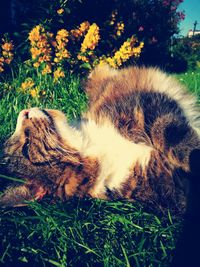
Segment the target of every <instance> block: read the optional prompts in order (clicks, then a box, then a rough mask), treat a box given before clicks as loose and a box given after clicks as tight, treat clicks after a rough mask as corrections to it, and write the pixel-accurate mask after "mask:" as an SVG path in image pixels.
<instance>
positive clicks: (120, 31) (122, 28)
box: [116, 22, 124, 36]
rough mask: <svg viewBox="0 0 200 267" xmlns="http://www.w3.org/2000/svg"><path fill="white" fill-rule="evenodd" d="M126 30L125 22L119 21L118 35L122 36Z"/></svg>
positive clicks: (117, 26)
mask: <svg viewBox="0 0 200 267" xmlns="http://www.w3.org/2000/svg"><path fill="white" fill-rule="evenodd" d="M123 32H124V23H123V22H118V23H117V25H116V34H117V36H121V34H122V33H123Z"/></svg>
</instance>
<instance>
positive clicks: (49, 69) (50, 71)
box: [42, 64, 52, 75]
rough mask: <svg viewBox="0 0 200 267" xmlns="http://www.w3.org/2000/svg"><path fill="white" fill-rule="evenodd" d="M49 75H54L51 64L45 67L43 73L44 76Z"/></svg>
mask: <svg viewBox="0 0 200 267" xmlns="http://www.w3.org/2000/svg"><path fill="white" fill-rule="evenodd" d="M48 73H52V70H51V65H50V64H47V65H46V66H45V68H44V69H43V71H42V75H46V74H48Z"/></svg>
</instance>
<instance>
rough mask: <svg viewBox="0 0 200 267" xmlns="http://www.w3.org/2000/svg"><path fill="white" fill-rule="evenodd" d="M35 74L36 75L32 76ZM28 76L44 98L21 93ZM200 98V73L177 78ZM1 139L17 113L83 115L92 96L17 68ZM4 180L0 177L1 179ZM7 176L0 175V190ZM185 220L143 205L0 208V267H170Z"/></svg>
mask: <svg viewBox="0 0 200 267" xmlns="http://www.w3.org/2000/svg"><path fill="white" fill-rule="evenodd" d="M34 75H35V76H34ZM24 77H31V78H34V81H35V83H37V86H40V88H42V90H41V92H40V97H39V98H37V97H36V98H35V97H32V96H31V95H30V94H26V93H23V92H22V91H20V85H21V83H22V81H23V80H24ZM177 78H178V79H179V80H180V81H181V82H182V83H184V84H185V85H186V86H188V88H189V90H191V91H192V92H194V93H195V94H197V95H198V97H199V99H200V72H195V73H193V72H190V73H186V74H181V75H177ZM0 97H1V100H0V125H1V128H0V142H1V144H2V143H3V141H4V140H5V139H6V138H7V136H9V134H10V133H11V132H12V131H13V130H14V128H15V123H16V118H17V115H18V112H19V111H20V110H21V109H23V108H27V107H31V106H41V107H48V108H58V109H60V110H63V111H64V112H65V113H66V114H67V117H68V119H69V120H71V119H73V118H74V117H75V118H78V117H79V116H80V114H81V112H82V111H84V110H85V108H86V105H87V104H86V103H87V99H86V96H85V94H84V92H83V90H82V88H81V84H80V81H79V79H78V78H77V77H75V76H70V75H69V76H68V77H65V78H64V79H62V80H61V81H59V82H58V83H53V81H52V78H51V77H48V78H46V80H44V79H41V77H40V76H39V75H38V76H36V74H34V73H29V72H28V71H27V72H26V70H24V69H23V68H19V70H18V71H17V73H15V74H13V79H12V81H10V80H4V81H1V83H0ZM0 178H1V177H0ZM4 180H5V178H3V177H2V178H1V180H0V185H1V186H2V184H3V183H4ZM181 226H182V221H181V220H180V218H176V217H174V216H171V215H170V212H169V213H168V214H167V215H166V216H159V215H158V214H157V215H156V214H152V213H151V212H148V211H147V210H145V209H144V208H143V207H142V206H141V205H140V204H139V203H138V204H133V203H130V202H122V201H113V202H108V201H102V200H91V199H73V200H71V201H68V202H67V203H56V204H55V203H54V204H52V203H51V200H50V199H46V200H45V201H43V202H41V203H31V204H30V205H29V206H28V207H25V208H15V209H12V208H10V209H1V210H0V239H1V244H0V246H1V247H0V265H1V266H59V267H61V266H62V267H64V266H80V267H82V266H87V267H89V266H105V267H112V266H124V267H125V266H126V267H128V266H137V267H139V266H142V267H144V266H148V267H151V266H162V267H164V266H168V265H169V263H170V261H171V258H172V253H173V250H174V248H175V245H176V240H177V237H178V235H179V232H180V230H181Z"/></svg>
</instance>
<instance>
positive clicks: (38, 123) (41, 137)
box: [0, 66, 200, 213]
mask: <svg viewBox="0 0 200 267" xmlns="http://www.w3.org/2000/svg"><path fill="white" fill-rule="evenodd" d="M85 90H86V92H87V94H88V97H89V108H88V111H87V112H86V113H85V114H84V115H83V118H82V120H81V121H80V125H79V127H71V126H70V125H69V124H68V123H67V121H66V118H65V115H64V114H63V113H62V112H60V111H58V110H49V109H39V108H31V109H27V110H23V111H21V112H20V114H19V117H18V121H17V126H16V130H15V132H14V134H13V135H12V136H11V137H10V138H9V140H8V141H7V142H6V144H5V149H4V158H3V161H4V163H5V165H4V168H3V171H4V173H6V174H9V175H14V176H15V177H16V176H17V177H20V178H23V180H24V181H25V183H24V184H20V185H13V186H12V185H11V186H9V187H8V188H7V189H6V190H5V191H4V193H3V195H2V196H1V198H0V205H1V206H3V207H7V206H20V205H24V204H25V203H26V202H27V201H30V200H34V199H35V200H38V199H41V198H42V197H43V196H44V195H51V196H53V197H55V198H60V199H62V200H67V199H69V198H72V197H92V198H101V199H107V200H113V199H128V200H133V201H135V200H136V201H140V202H142V203H144V204H146V205H148V206H151V207H153V208H154V209H157V210H158V209H159V210H163V211H164V210H165V209H168V208H169V209H170V210H171V211H175V212H177V213H184V211H185V208H186V199H187V192H188V181H189V177H190V175H192V176H194V174H196V173H198V172H199V169H200V167H199V165H200V118H199V110H198V108H197V107H196V104H195V102H196V101H195V99H194V98H193V97H192V96H191V95H189V94H188V93H187V92H186V90H185V89H184V88H183V87H182V86H181V85H180V84H179V83H177V82H176V81H175V80H174V79H173V78H171V77H169V76H167V75H166V74H164V73H163V72H161V71H160V70H158V69H153V68H137V67H129V68H126V69H122V70H114V69H111V68H109V67H108V66H103V67H97V68H96V69H94V70H93V72H92V73H91V74H90V75H89V77H88V79H87V81H86V82H85Z"/></svg>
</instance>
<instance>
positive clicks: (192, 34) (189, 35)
mask: <svg viewBox="0 0 200 267" xmlns="http://www.w3.org/2000/svg"><path fill="white" fill-rule="evenodd" d="M198 34H200V30H195V31H193V30H189V31H188V34H187V37H189V38H190V37H192V36H195V35H198Z"/></svg>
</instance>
